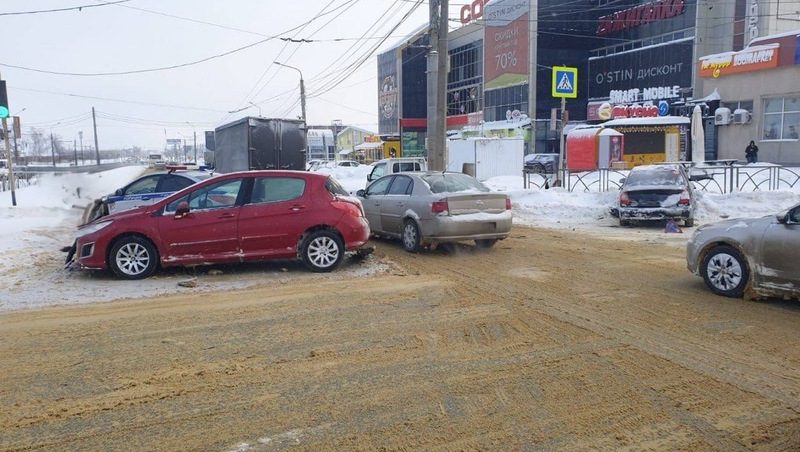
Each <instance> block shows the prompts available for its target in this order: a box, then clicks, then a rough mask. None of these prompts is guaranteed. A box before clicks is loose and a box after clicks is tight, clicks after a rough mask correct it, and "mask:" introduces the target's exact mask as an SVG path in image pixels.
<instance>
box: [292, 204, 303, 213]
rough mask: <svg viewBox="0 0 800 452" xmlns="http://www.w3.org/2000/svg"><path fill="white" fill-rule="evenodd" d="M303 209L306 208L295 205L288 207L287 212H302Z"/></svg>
mask: <svg viewBox="0 0 800 452" xmlns="http://www.w3.org/2000/svg"><path fill="white" fill-rule="evenodd" d="M305 208H306V206H301V205H297V204H295V205H293V206H292V207H290V208H289V210H291V211H292V212H297V211H298V210H303V209H305Z"/></svg>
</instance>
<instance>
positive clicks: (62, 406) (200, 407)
mask: <svg viewBox="0 0 800 452" xmlns="http://www.w3.org/2000/svg"><path fill="white" fill-rule="evenodd" d="M370 260H371V261H372V264H375V265H381V266H384V268H385V269H386V270H385V271H381V272H379V273H377V274H371V275H368V276H364V277H360V278H354V277H351V276H350V277H348V278H342V279H339V278H316V277H313V276H312V277H309V276H307V275H306V274H304V273H303V272H302V271H301V270H295V269H293V270H291V271H290V272H289V273H288V274H287V275H284V278H286V277H289V278H292V279H293V280H294V279H295V278H296V281H294V282H293V283H289V284H275V283H274V281H273V282H270V281H267V282H265V284H264V285H263V286H260V287H256V288H251V289H246V290H238V291H226V292H214V293H204V294H201V295H175V296H163V297H158V298H152V299H142V300H136V301H124V302H113V303H106V304H97V305H91V306H81V307H71V308H49V309H44V310H39V311H28V312H15V313H4V314H2V315H0V337H2V340H3V345H2V347H0V375H2V378H1V379H0V449H4V450H6V449H9V450H28V449H36V448H44V449H50V450H54V449H57V450H65V449H73V450H87V449H106V450H114V449H117V450H123V449H124V450H131V449H142V450H175V449H194V450H197V449H201V450H230V449H237V448H239V449H242V450H272V449H282V448H291V447H299V448H301V449H328V450H330V449H339V450H341V449H381V448H385V449H409V450H410V449H420V448H425V449H431V448H433V449H445V450H448V449H459V450H461V449H522V450H533V449H542V448H546V449H553V448H555V449H569V450H582V449H596V448H625V447H633V448H655V449H670V450H672V449H690V450H725V451H729V450H746V449H762V450H796V449H797V448H799V447H800V348H799V347H797V344H798V343H800V328H798V325H800V304H798V303H796V302H794V303H792V302H781V301H772V302H759V303H755V302H746V301H741V300H730V299H725V298H720V297H717V296H714V295H712V294H710V293H709V292H708V291H707V290H706V289H705V287H704V286H703V284H702V281H701V280H700V279H698V278H695V277H693V276H691V275H689V274H688V273H687V272H686V270H685V262H684V258H683V250H682V249H681V248H680V247H677V246H674V245H663V244H658V243H648V242H641V241H638V242H626V241H623V240H619V238H616V239H614V240H602V239H598V238H597V237H596V236H591V235H585V234H582V233H575V232H568V231H554V230H540V229H528V228H516V229H515V230H514V232H513V235H512V237H511V238H510V239H508V240H506V241H504V242H501V243H499V244H498V245H497V246H496V247H495V249H493V250H491V251H489V252H473V251H472V250H471V249H470V248H467V247H460V248H459V249H458V250H457V251H456V252H455V253H444V252H426V253H422V254H418V255H412V254H407V253H405V252H403V251H402V250H401V249H400V247H399V245H398V244H395V243H391V242H378V251H377V253H376V256H373V257H371V258H370Z"/></svg>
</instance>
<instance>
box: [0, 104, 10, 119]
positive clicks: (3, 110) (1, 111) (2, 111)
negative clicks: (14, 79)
mask: <svg viewBox="0 0 800 452" xmlns="http://www.w3.org/2000/svg"><path fill="white" fill-rule="evenodd" d="M2 118H8V108H7V107H4V106H2V105H0V119H2Z"/></svg>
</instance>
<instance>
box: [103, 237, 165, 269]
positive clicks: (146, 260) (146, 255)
mask: <svg viewBox="0 0 800 452" xmlns="http://www.w3.org/2000/svg"><path fill="white" fill-rule="evenodd" d="M110 257H111V259H110V260H111V262H110V267H111V270H112V271H113V272H114V273H115V274H116V275H117V276H120V277H122V278H125V279H143V278H147V277H148V276H150V275H151V274H153V272H154V271H155V270H156V266H157V263H158V254H157V252H156V249H155V247H154V246H153V244H152V243H150V241H149V240H147V239H145V238H142V237H137V236H131V237H123V238H121V239H119V240H118V241H117V242H116V243H115V244H114V247H113V248H111V253H110Z"/></svg>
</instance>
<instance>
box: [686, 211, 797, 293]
mask: <svg viewBox="0 0 800 452" xmlns="http://www.w3.org/2000/svg"><path fill="white" fill-rule="evenodd" d="M798 250H800V204H798V205H796V206H794V207H792V208H791V209H789V210H788V211H786V212H782V213H780V214H778V215H777V216H766V217H763V218H750V219H732V220H725V221H722V222H719V223H714V224H709V225H705V226H702V227H700V228H698V229H697V231H695V233H694V235H692V238H691V239H690V240H689V244H688V245H687V247H686V264H687V267H688V268H689V271H690V272H692V273H694V274H696V275H699V276H701V277H702V278H703V280H704V281H705V283H706V285H707V286H708V287H709V289H711V291H712V292H714V293H715V294H718V295H723V296H726V297H741V296H743V295H744V293H745V291H746V290H747V288H748V287H749V288H751V289H752V290H753V292H754V293H755V295H757V296H763V297H770V296H771V297H791V298H800V259H798Z"/></svg>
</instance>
